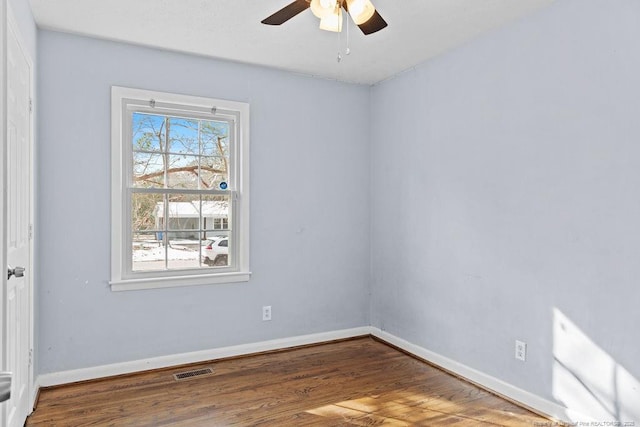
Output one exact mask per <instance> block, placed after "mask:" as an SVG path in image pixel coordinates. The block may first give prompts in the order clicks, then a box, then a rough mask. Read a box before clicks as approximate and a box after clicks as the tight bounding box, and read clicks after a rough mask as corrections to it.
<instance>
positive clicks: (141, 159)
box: [133, 151, 165, 188]
mask: <svg viewBox="0 0 640 427" xmlns="http://www.w3.org/2000/svg"><path fill="white" fill-rule="evenodd" d="M164 158H165V155H162V154H157V153H145V152H140V151H134V152H133V186H134V187H138V188H162V187H164Z"/></svg>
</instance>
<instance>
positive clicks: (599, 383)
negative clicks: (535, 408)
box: [553, 308, 640, 426]
mask: <svg viewBox="0 0 640 427" xmlns="http://www.w3.org/2000/svg"><path fill="white" fill-rule="evenodd" d="M553 357H554V363H553V396H554V398H555V399H556V400H557V401H559V402H561V403H562V404H563V405H564V406H566V407H567V408H568V416H569V417H570V418H571V419H572V420H573V421H574V422H580V421H591V422H592V421H596V422H618V423H620V424H614V425H625V424H624V423H629V424H626V425H636V426H640V382H639V381H638V380H637V379H636V378H634V377H633V376H632V375H631V374H630V373H629V372H628V371H627V370H626V369H625V368H624V367H622V366H620V365H619V364H618V363H617V362H616V361H615V360H614V359H613V358H612V357H611V356H610V355H609V354H607V353H606V352H605V351H604V350H602V349H601V348H600V347H598V345H596V344H595V343H594V342H593V341H592V340H591V339H590V338H589V337H588V336H587V335H586V334H585V333H584V332H582V331H581V330H580V329H579V328H578V327H577V326H576V325H575V324H574V323H573V322H572V321H571V320H569V319H568V318H567V317H566V316H565V315H564V314H563V313H562V312H561V311H560V310H558V309H557V308H554V310H553ZM634 422H635V423H634ZM631 423H634V424H631Z"/></svg>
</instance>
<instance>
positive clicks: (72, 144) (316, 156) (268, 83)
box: [36, 31, 369, 374]
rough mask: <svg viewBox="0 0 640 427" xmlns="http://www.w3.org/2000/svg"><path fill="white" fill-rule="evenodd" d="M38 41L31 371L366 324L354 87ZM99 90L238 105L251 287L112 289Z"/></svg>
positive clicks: (71, 39) (121, 49)
mask: <svg viewBox="0 0 640 427" xmlns="http://www.w3.org/2000/svg"><path fill="white" fill-rule="evenodd" d="M38 43H39V52H40V56H39V85H40V108H39V114H40V119H39V135H40V137H39V139H38V145H37V150H38V153H39V162H38V168H37V169H38V177H37V179H38V184H39V192H38V201H39V206H38V210H39V212H40V216H39V221H38V229H39V233H38V237H37V242H36V247H37V249H38V266H37V267H38V271H39V274H40V280H39V281H38V294H39V298H40V316H39V323H38V328H39V331H40V342H39V344H40V350H39V355H38V356H39V360H40V369H39V372H40V373H41V374H42V373H48V372H55V371H62V370H68V369H76V368H82V367H90V366H96V365H102V364H108V363H116V362H122V361H130V360H136V359H141V358H148V357H154V356H160V355H170V354H175V353H183V352H189V351H195V350H202V349H209V348H215V347H220V346H228V345H235V344H242V343H251V342H257V341H262V340H268V339H273V338H282V337H291V336H296V335H301V334H309V333H315V332H324V331H332V330H338V329H343V328H350V327H358V326H363V325H367V324H368V323H369V319H368V315H369V311H368V307H369V306H368V301H367V299H366V297H365V296H366V295H367V294H368V277H369V253H368V247H369V243H368V239H369V221H368V218H369V213H368V212H369V200H368V194H367V192H366V191H363V190H364V189H366V188H367V187H368V179H369V166H368V153H369V150H368V139H367V136H368V134H367V131H366V130H367V129H368V124H369V117H368V105H369V89H368V88H367V87H364V86H354V85H347V84H339V83H335V82H331V81H325V80H318V79H312V78H307V77H303V76H298V75H294V74H290V73H285V72H279V71H273V70H268V69H263V68H257V67H251V66H244V65H240V64H234V63H229V62H223V61H216V60H212V59H205V58H200V57H194V56H187V55H181V54H176V53H171V52H166V51H159V50H153V49H146V48H141V47H135V46H130V45H125V44H120V43H113V42H106V41H98V40H95V39H90V38H83V37H77V36H72V35H67V34H62V33H55V32H50V31H40V32H39V39H38ZM111 85H119V86H127V87H135V88H143V89H152V90H160V91H168V92H175V93H185V94H191V95H199V96H207V97H215V98H223V99H230V100H236V101H245V102H249V103H250V105H251V192H252V199H251V270H252V271H253V277H252V279H251V281H250V282H248V283H240V284H229V285H209V286H199V287H188V288H173V289H161V290H150V291H133V292H112V291H111V290H110V289H109V286H108V284H107V281H108V280H109V271H110V264H109V259H110V247H109V245H110V244H109V241H110V87H111ZM263 305H271V306H272V307H273V320H272V321H271V322H262V317H261V316H262V310H261V308H262V306H263Z"/></svg>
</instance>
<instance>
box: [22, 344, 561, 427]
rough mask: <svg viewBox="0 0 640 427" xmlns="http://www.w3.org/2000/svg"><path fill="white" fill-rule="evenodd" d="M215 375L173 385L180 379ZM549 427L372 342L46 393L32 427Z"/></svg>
mask: <svg viewBox="0 0 640 427" xmlns="http://www.w3.org/2000/svg"><path fill="white" fill-rule="evenodd" d="M207 367H208V368H211V369H213V374H210V375H206V376H202V377H195V378H191V379H189V380H183V381H176V380H175V379H174V377H173V374H174V373H179V372H184V371H187V370H191V369H201V368H207ZM545 421H548V420H546V419H545V418H542V417H539V416H538V415H536V414H533V413H531V412H529V411H527V410H525V409H523V408H520V407H518V406H516V405H513V404H512V403H510V402H507V401H505V400H503V399H500V398H498V397H497V396H495V395H493V394H491V393H489V392H487V391H485V390H482V389H480V388H478V387H476V386H475V385H472V384H470V383H467V382H465V381H461V380H460V379H457V378H455V377H454V376H452V375H450V374H448V373H445V372H443V371H441V370H439V369H436V368H434V367H433V366H431V365H429V364H426V363H424V362H421V361H419V360H417V359H415V358H412V357H410V356H408V355H406V354H404V353H402V352H399V351H397V350H396V349H394V348H391V347H389V346H387V345H385V344H383V343H381V342H378V341H375V340H373V339H371V338H360V339H354V340H348V341H341V342H336V343H329V344H322V345H317V346H309V347H304V348H299V349H293V350H287V351H283V352H278V353H267V354H259V355H253V356H247V357H242V358H233V359H223V360H217V361H211V362H207V363H200V364H194V365H190V366H187V367H185V366H182V367H176V368H169V369H160V370H155V371H150V372H142V373H139V374H134V375H125V376H121V377H114V378H110V379H105V380H97V381H92V382H85V383H78V384H71V385H66V386H61V387H56V388H50V389H43V390H42V391H41V393H40V399H39V401H38V406H37V409H36V411H35V412H34V413H33V414H32V415H31V416H30V417H29V418H28V420H27V426H30V427H31V426H47V427H49V426H73V427H78V426H341V425H344V426H415V425H430V426H431V425H460V426H475V425H486V426H492V425H495V426H517V425H533V424H534V423H535V422H538V423H540V422H545Z"/></svg>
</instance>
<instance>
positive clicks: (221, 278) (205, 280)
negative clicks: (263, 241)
mask: <svg viewBox="0 0 640 427" xmlns="http://www.w3.org/2000/svg"><path fill="white" fill-rule="evenodd" d="M250 277H251V272H249V271H247V272H234V273H216V274H192V275H183V276H170V277H146V278H144V279H122V280H112V281H110V282H109V285H111V290H112V291H114V292H119V291H138V290H142V289H160V288H175V287H182V286H199V285H213V284H219V283H235V282H248V281H249V278H250Z"/></svg>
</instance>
